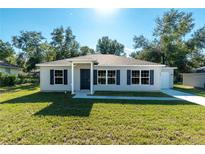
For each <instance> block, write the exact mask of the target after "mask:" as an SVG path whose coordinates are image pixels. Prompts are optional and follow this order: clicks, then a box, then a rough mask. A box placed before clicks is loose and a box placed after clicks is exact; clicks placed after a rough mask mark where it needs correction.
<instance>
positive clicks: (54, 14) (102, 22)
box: [0, 9, 205, 54]
mask: <svg viewBox="0 0 205 154" xmlns="http://www.w3.org/2000/svg"><path fill="white" fill-rule="evenodd" d="M167 10H168V9H0V39H3V40H4V41H11V37H12V36H14V35H18V34H19V32H20V31H21V30H25V31H39V32H42V35H43V36H44V37H46V38H47V39H48V40H49V41H50V39H51V38H50V37H51V36H50V33H51V32H52V30H53V29H54V28H56V27H59V26H61V25H62V26H64V27H67V26H70V27H71V29H72V30H73V33H74V35H75V36H76V40H77V41H78V42H80V44H81V45H88V46H90V47H92V48H94V49H95V48H96V43H97V40H98V39H99V38H101V37H102V36H109V37H110V38H111V39H117V40H118V41H119V42H121V43H123V44H124V45H125V48H126V50H128V49H132V48H133V41H132V39H133V36H134V35H141V34H143V35H144V36H146V37H147V38H150V39H151V38H152V32H153V29H154V26H155V19H156V18H157V17H158V16H161V15H162V14H163V12H165V11H167ZM182 10H183V11H186V12H192V13H193V17H194V19H195V23H196V25H195V29H197V28H200V27H202V26H203V25H205V16H204V15H205V9H182ZM126 52H127V53H128V54H129V53H130V51H126Z"/></svg>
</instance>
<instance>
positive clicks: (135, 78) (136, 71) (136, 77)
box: [131, 70, 140, 84]
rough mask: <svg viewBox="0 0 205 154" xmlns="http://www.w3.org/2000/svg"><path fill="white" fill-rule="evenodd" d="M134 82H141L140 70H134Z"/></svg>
mask: <svg viewBox="0 0 205 154" xmlns="http://www.w3.org/2000/svg"><path fill="white" fill-rule="evenodd" d="M131 78H132V84H139V83H140V71H139V70H132V76H131Z"/></svg>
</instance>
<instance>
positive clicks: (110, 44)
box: [96, 36, 124, 55]
mask: <svg viewBox="0 0 205 154" xmlns="http://www.w3.org/2000/svg"><path fill="white" fill-rule="evenodd" d="M96 51H97V52H100V53H102V54H114V55H122V54H124V45H123V44H121V43H119V42H117V40H111V39H109V37H107V36H104V37H102V38H101V39H99V40H98V43H97V46H96Z"/></svg>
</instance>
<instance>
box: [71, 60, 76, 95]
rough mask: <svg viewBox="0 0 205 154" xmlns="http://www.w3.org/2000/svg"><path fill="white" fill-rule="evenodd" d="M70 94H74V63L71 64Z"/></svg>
mask: <svg viewBox="0 0 205 154" xmlns="http://www.w3.org/2000/svg"><path fill="white" fill-rule="evenodd" d="M71 94H75V92H74V63H73V62H71Z"/></svg>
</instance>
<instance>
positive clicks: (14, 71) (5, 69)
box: [0, 61, 20, 75]
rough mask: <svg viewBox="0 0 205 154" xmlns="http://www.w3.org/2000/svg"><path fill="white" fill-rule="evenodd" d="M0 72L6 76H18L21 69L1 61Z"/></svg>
mask: <svg viewBox="0 0 205 154" xmlns="http://www.w3.org/2000/svg"><path fill="white" fill-rule="evenodd" d="M0 72H2V73H4V74H11V75H18V73H19V72H20V68H19V67H18V66H16V65H13V64H9V63H7V62H4V61H0Z"/></svg>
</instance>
